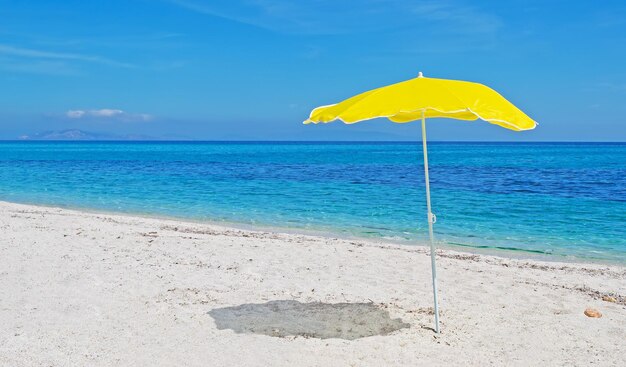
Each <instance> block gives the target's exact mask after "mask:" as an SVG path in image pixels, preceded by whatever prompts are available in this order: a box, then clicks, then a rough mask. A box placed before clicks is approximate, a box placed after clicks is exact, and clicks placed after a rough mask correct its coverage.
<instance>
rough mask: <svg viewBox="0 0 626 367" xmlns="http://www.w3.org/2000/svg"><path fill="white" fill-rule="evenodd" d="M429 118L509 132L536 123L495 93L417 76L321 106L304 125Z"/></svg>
mask: <svg viewBox="0 0 626 367" xmlns="http://www.w3.org/2000/svg"><path fill="white" fill-rule="evenodd" d="M422 113H423V114H424V118H431V117H443V118H453V119H457V120H476V119H481V120H485V121H487V122H490V123H492V124H496V125H500V126H502V127H505V128H507V129H511V130H516V131H520V130H529V129H534V128H535V126H536V125H537V123H536V122H535V121H533V120H532V119H531V118H530V117H528V116H527V115H526V114H525V113H524V112H522V111H521V110H520V109H518V108H517V107H515V106H514V105H513V104H512V103H511V102H509V101H507V100H506V99H505V98H504V97H502V96H501V95H500V94H498V92H496V91H494V90H493V89H491V88H489V87H487V86H485V85H482V84H478V83H472V82H464V81H459V80H447V79H435V78H426V77H423V76H422V75H421V73H420V76H418V77H417V78H414V79H411V80H407V81H404V82H400V83H396V84H392V85H389V86H386V87H382V88H377V89H373V90H370V91H367V92H365V93H361V94H359V95H356V96H354V97H352V98H348V99H346V100H345V101H343V102H340V103H337V104H333V105H329V106H321V107H318V108H316V109H314V110H313V111H312V112H311V116H310V117H309V118H308V119H307V120H306V121H305V122H304V123H305V124H308V123H320V122H331V121H334V120H341V121H343V122H345V123H347V124H353V123H356V122H359V121H363V120H369V119H373V118H377V117H386V118H388V119H389V120H391V121H393V122H397V123H405V122H410V121H413V120H418V119H421V118H422Z"/></svg>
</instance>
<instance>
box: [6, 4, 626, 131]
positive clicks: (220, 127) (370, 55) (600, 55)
mask: <svg viewBox="0 0 626 367" xmlns="http://www.w3.org/2000/svg"><path fill="white" fill-rule="evenodd" d="M0 19H1V21H0V85H1V86H2V87H1V88H0V139H13V138H16V137H18V136H20V135H22V134H32V133H36V132H38V131H44V130H62V129H68V128H78V129H82V130H86V131H95V132H103V133H115V134H142V135H149V136H153V137H158V138H190V139H209V140H210V139H231V140H239V139H253V140H379V139H383V140H415V139H419V126H418V124H406V125H396V124H392V123H390V122H387V121H386V120H375V121H368V122H364V123H361V124H357V125H352V126H345V125H343V124H341V123H333V124H329V125H323V126H322V125H320V126H304V125H301V122H302V120H304V119H305V118H306V117H307V116H308V113H309V112H310V110H311V109H312V108H313V107H316V106H318V105H323V104H330V103H335V102H338V101H340V100H342V99H344V98H348V97H350V96H352V95H354V94H356V93H359V92H362V91H364V90H367V89H371V88H375V87H379V86H382V85H386V84H390V83H394V82H398V81H401V80H405V79H409V78H412V77H415V76H416V75H417V73H418V71H423V72H424V74H425V75H426V76H431V77H439V78H450V79H464V80H471V81H477V82H482V83H485V84H487V85H489V86H491V87H493V88H494V89H496V90H498V91H499V92H501V93H502V94H503V95H504V96H505V97H507V98H508V99H509V100H510V101H512V102H513V103H515V104H516V105H518V106H519V107H520V108H522V109H523V110H524V111H525V112H526V113H527V114H528V115H530V116H531V117H532V118H534V119H535V120H537V121H538V122H539V123H540V126H539V127H538V128H537V129H536V130H534V131H530V132H523V133H514V132H510V131H507V130H505V129H502V128H499V127H496V126H492V125H489V124H487V123H484V122H472V123H468V122H461V121H453V120H432V122H430V123H429V138H431V139H432V140H530V141H555V140H558V141H577V140H578V141H626V121H625V118H624V116H626V67H624V65H626V2H624V1H594V2H592V1H572V0H570V1H545V0H544V1H532V0H530V1H528V0H526V1H521V0H519V1H518V0H510V1H502V2H496V1H466V0H443V1H430V0H429V1H419V0H412V1H411V0H390V1H381V0H364V1H341V0H335V1H325V0H318V1H287V0H244V1H236V0H231V1H226V0H218V1H202V0H123V1H122V0H109V1H84V0H83V1H76V0H66V1H41V0H40V1H28V2H25V1H5V0H0Z"/></svg>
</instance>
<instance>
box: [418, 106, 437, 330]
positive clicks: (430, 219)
mask: <svg viewBox="0 0 626 367" xmlns="http://www.w3.org/2000/svg"><path fill="white" fill-rule="evenodd" d="M422 148H423V150H424V178H425V179H426V208H427V209H428V235H429V237H430V265H431V268H432V275H433V298H434V301H435V332H436V333H437V334H439V300H438V299H437V264H436V263H435V238H434V236H433V223H434V220H435V216H434V215H433V213H432V211H431V208H430V182H429V181H430V180H429V178H428V148H427V146H426V118H425V117H424V110H422Z"/></svg>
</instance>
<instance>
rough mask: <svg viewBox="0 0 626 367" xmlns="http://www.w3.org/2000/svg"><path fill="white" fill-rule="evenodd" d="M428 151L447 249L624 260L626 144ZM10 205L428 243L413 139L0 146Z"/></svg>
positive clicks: (439, 232)
mask: <svg viewBox="0 0 626 367" xmlns="http://www.w3.org/2000/svg"><path fill="white" fill-rule="evenodd" d="M429 148H430V150H429V158H430V161H429V163H430V168H431V171H430V175H431V190H432V201H433V212H434V213H435V214H436V215H437V219H438V221H437V224H436V225H435V232H436V237H437V241H438V243H439V244H440V245H443V246H448V247H457V248H464V247H475V248H487V249H494V250H495V249H504V250H511V251H516V252H517V253H520V252H522V253H527V254H531V253H533V254H549V255H550V256H552V257H557V258H562V259H566V258H574V259H576V258H583V259H589V260H592V259H593V260H608V261H611V262H615V261H617V262H621V263H626V143H614V144H595V143H571V144H570V143H443V142H442V143H437V142H435V143H430V145H429ZM0 200H4V201H12V202H19V203H32V204H43V205H53V206H62V207H70V208H79V209H80V208H86V209H92V210H103V211H115V212H124V213H137V214H144V215H154V216H167V217H175V218H185V219H192V220H200V221H213V222H215V221H224V222H231V223H239V224H247V225H254V226H260V227H273V228H276V227H277V228H282V229H291V230H295V231H312V232H322V233H331V234H334V235H336V236H344V237H353V236H356V237H368V238H372V237H373V238H386V239H390V240H393V241H400V242H406V243H414V242H416V241H421V240H424V239H426V236H427V227H426V214H425V198H424V178H423V168H422V153H421V145H419V144H413V143H410V144H409V143H283V142H281V143H268V142H263V143H254V142H245V143H243V142H206V143H205V142H193V143H189V142H0ZM511 254H512V253H511Z"/></svg>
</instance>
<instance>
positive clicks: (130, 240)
mask: <svg viewBox="0 0 626 367" xmlns="http://www.w3.org/2000/svg"><path fill="white" fill-rule="evenodd" d="M0 231H1V232H2V238H1V239H0V258H1V259H2V267H1V268H0V325H2V326H3V327H2V328H0V366H4V365H6V366H31V365H91V366H109V365H155V366H171V365H188V366H203V365H206V364H207V363H208V361H211V363H213V364H215V365H222V366H259V365H273V366H293V365H300V366H319V365H328V366H347V365H359V366H380V365H388V366H404V365H420V364H422V365H459V364H463V365H469V366H482V365H485V364H487V363H496V364H500V365H539V364H544V365H563V364H565V365H589V364H591V363H595V364H600V365H619V363H620V362H621V358H622V356H623V354H624V345H623V340H624V338H625V337H626V329H624V325H626V284H625V283H624V279H625V278H626V267H623V266H615V265H598V264H576V263H565V262H545V261H534V260H521V259H511V258H505V257H498V256H491V255H476V254H469V253H467V252H459V251H453V250H438V251H437V266H438V276H439V280H438V284H439V296H440V306H441V310H442V312H441V320H442V334H439V335H435V334H434V333H433V331H432V325H433V311H432V288H431V287H432V285H431V277H430V256H429V252H428V248H426V247H421V246H403V245H396V244H391V243H375V242H368V241H360V240H346V239H336V238H324V237H319V236H309V235H302V234H287V233H277V232H267V231H252V230H244V229H235V228H230V227H225V226H220V225H213V224H206V223H192V222H181V221H175V220H166V219H155V218H145V217H137V216H128V215H120V214H101V213H86V212H81V211H76V210H68V209H62V208H47V207H41V206H32V205H23V204H12V203H5V202H0ZM587 308H594V309H597V310H599V311H600V312H601V313H602V314H603V316H602V317H601V318H599V319H592V318H588V317H587V316H585V315H584V314H583V311H585V310H586V309H587ZM503 325H506V327H503ZM242 350H245V351H246V353H244V354H242V353H241V351H242ZM529 351H532V353H530V352H529Z"/></svg>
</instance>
